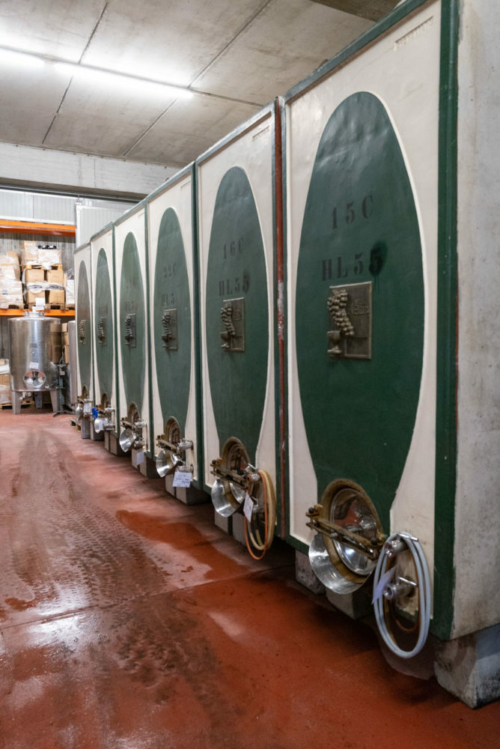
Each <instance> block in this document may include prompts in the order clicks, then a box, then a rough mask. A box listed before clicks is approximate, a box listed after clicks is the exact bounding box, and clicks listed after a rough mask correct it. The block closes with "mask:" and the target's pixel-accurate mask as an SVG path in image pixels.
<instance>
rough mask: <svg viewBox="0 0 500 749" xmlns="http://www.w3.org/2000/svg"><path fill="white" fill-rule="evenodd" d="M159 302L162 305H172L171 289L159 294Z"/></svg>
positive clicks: (173, 302) (173, 303) (172, 294)
mask: <svg viewBox="0 0 500 749" xmlns="http://www.w3.org/2000/svg"><path fill="white" fill-rule="evenodd" d="M161 303H162V305H163V306H164V307H173V306H174V305H175V294H174V292H173V291H171V292H170V293H169V292H165V293H164V294H162V295H161Z"/></svg>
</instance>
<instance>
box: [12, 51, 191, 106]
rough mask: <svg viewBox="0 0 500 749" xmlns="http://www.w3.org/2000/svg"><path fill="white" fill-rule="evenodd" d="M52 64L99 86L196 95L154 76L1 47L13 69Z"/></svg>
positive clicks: (182, 96) (184, 96)
mask: <svg viewBox="0 0 500 749" xmlns="http://www.w3.org/2000/svg"><path fill="white" fill-rule="evenodd" d="M49 64H50V65H51V66H52V69H55V70H57V71H59V72H61V73H64V74H65V75H70V76H72V77H75V78H79V79H82V80H85V81H89V82H91V83H93V84H94V85H96V86H107V87H113V88H115V89H116V88H117V87H119V88H120V89H121V90H123V91H127V92H131V91H133V92H134V94H136V95H140V94H145V95H149V96H151V95H156V96H168V97H170V98H176V99H192V98H193V96H194V94H193V92H192V91H190V90H189V89H188V88H186V87H184V86H179V85H176V84H175V83H174V84H169V83H163V82H162V81H152V80H151V79H150V78H142V77H141V76H137V75H132V74H129V73H119V72H118V71H114V70H104V69H103V68H96V67H92V66H91V65H80V64H78V63H74V62H68V61H66V60H57V59H55V58H52V57H44V56H42V55H39V54H33V53H32V52H31V53H30V52H22V51H20V50H15V49H11V48H9V47H2V46H0V65H6V66H9V67H11V68H29V69H36V68H43V67H44V66H47V70H49V69H50V68H49V67H48V66H49Z"/></svg>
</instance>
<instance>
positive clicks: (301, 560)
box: [295, 549, 325, 596]
mask: <svg viewBox="0 0 500 749" xmlns="http://www.w3.org/2000/svg"><path fill="white" fill-rule="evenodd" d="M295 579H296V580H297V582H298V583H300V584H301V585H303V586H304V588H307V590H309V591H310V592H311V593H314V595H316V596H323V595H324V594H325V586H324V585H323V583H320V581H319V580H318V578H317V577H316V575H315V574H314V572H313V571H312V567H311V563H310V562H309V557H308V555H307V554H304V553H303V552H302V551H299V550H298V549H295Z"/></svg>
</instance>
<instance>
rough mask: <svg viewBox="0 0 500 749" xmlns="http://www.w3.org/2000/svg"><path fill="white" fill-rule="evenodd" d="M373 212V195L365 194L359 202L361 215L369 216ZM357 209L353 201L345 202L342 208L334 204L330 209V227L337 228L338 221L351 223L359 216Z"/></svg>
mask: <svg viewBox="0 0 500 749" xmlns="http://www.w3.org/2000/svg"><path fill="white" fill-rule="evenodd" d="M372 213H373V196H372V195H367V196H366V197H365V198H363V200H362V202H361V215H362V216H363V218H370V216H371V215H372ZM359 214H360V212H359V209H358V206H357V205H356V203H355V201H352V203H346V205H345V210H344V208H339V207H338V206H334V207H333V210H332V229H338V228H339V224H340V223H346V224H353V223H354V222H355V221H356V219H357V218H358V217H359Z"/></svg>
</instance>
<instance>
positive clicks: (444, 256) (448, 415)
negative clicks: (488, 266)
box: [431, 0, 460, 640]
mask: <svg viewBox="0 0 500 749" xmlns="http://www.w3.org/2000/svg"><path fill="white" fill-rule="evenodd" d="M459 32H460V10H459V0H448V2H445V1H444V0H443V4H442V16H441V73H440V96H439V186H438V200H439V206H438V309H437V316H438V320H437V401H436V484H435V486H436V491H435V525H434V618H433V619H432V620H431V631H432V632H433V634H435V635H436V636H437V637H440V638H441V639H444V640H446V639H449V637H450V636H451V633H452V627H453V612H454V594H455V568H454V547H455V495H456V484H457V413H456V397H457V387H458V377H457V305H458V273H457V200H458V198H457V127H458V43H459Z"/></svg>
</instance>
